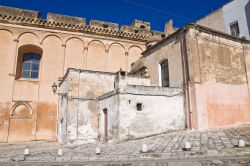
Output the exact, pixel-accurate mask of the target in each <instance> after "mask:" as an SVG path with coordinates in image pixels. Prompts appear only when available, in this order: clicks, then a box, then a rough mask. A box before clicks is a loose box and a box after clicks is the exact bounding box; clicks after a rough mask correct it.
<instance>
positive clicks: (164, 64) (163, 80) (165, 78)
mask: <svg viewBox="0 0 250 166" xmlns="http://www.w3.org/2000/svg"><path fill="white" fill-rule="evenodd" d="M159 84H160V86H162V87H169V85H170V84H169V68H168V60H167V59H165V60H163V61H161V62H160V64H159Z"/></svg>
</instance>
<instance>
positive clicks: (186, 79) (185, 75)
mask: <svg viewBox="0 0 250 166" xmlns="http://www.w3.org/2000/svg"><path fill="white" fill-rule="evenodd" d="M186 32H187V29H186V27H185V28H183V30H182V35H183V40H182V56H181V57H182V66H183V67H182V71H183V89H184V99H185V102H184V107H185V110H186V123H187V128H188V129H191V128H192V117H191V112H190V110H191V109H190V92H189V80H190V78H189V69H188V58H187V45H186V44H187V42H186Z"/></svg>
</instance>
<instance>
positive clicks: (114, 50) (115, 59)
mask: <svg viewBox="0 0 250 166" xmlns="http://www.w3.org/2000/svg"><path fill="white" fill-rule="evenodd" d="M125 66H126V57H125V49H124V46H123V45H121V44H119V43H113V44H111V45H110V47H109V52H108V71H109V72H117V71H119V70H120V69H122V70H126V67H125Z"/></svg>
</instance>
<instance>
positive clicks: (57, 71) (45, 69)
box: [41, 35, 64, 83]
mask: <svg viewBox="0 0 250 166" xmlns="http://www.w3.org/2000/svg"><path fill="white" fill-rule="evenodd" d="M42 47H43V61H42V72H41V74H42V75H41V81H42V82H49V83H51V82H52V81H56V80H57V79H58V77H62V76H63V73H62V69H63V54H64V50H63V47H62V41H61V39H60V38H58V37H57V36H52V35H51V36H47V37H46V38H45V40H43V43H42Z"/></svg>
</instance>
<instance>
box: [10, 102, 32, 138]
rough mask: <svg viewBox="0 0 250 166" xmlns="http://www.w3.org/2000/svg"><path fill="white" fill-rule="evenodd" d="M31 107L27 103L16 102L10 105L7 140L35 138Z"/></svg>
mask: <svg viewBox="0 0 250 166" xmlns="http://www.w3.org/2000/svg"><path fill="white" fill-rule="evenodd" d="M32 114H33V112H32V108H31V107H30V105H29V104H27V103H17V104H15V105H14V106H13V107H12V110H11V112H10V121H9V135H8V142H18V141H31V140H35V134H33V133H34V132H35V128H34V126H35V123H36V121H34V119H33V118H32Z"/></svg>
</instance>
